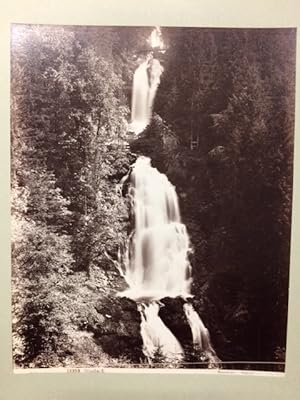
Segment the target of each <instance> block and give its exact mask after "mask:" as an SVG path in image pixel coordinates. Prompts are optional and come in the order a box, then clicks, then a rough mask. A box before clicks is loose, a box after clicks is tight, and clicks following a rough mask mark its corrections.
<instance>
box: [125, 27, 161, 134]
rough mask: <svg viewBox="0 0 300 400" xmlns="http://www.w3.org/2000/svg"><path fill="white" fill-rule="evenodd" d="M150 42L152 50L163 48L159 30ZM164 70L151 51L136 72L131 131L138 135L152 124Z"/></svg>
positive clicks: (154, 32)
mask: <svg viewBox="0 0 300 400" xmlns="http://www.w3.org/2000/svg"><path fill="white" fill-rule="evenodd" d="M148 41H149V43H150V45H151V47H152V48H162V47H163V42H162V40H161V32H160V29H159V28H155V29H154V30H153V31H152V33H151V36H150V38H149V40H148ZM163 70H164V69H163V67H162V66H161V64H160V62H159V61H158V60H157V59H156V58H153V54H152V52H151V51H150V52H149V54H147V56H146V59H144V60H143V61H142V62H141V64H140V65H139V66H138V67H137V69H136V70H135V72H134V76H133V90H132V107H131V123H130V124H129V130H130V131H132V132H134V133H136V134H137V135H138V134H139V133H141V132H143V130H144V129H145V128H146V126H147V125H148V124H149V122H150V119H151V115H152V107H153V102H154V98H155V94H156V91H157V88H158V86H159V84H160V76H161V74H162V73H163Z"/></svg>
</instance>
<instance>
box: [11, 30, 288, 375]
mask: <svg viewBox="0 0 300 400" xmlns="http://www.w3.org/2000/svg"><path fill="white" fill-rule="evenodd" d="M295 71H296V29H294V28H195V27H190V28H189V27H166V26H165V27H164V26H161V27H160V26H153V27H151V26H79V25H77V26H71V25H35V24H13V25H12V26H11V82H10V89H11V104H10V106H11V215H12V224H11V246H12V252H11V260H12V276H11V284H12V341H13V343H12V344H13V346H12V357H13V363H14V369H15V371H17V370H36V369H41V368H42V369H49V370H50V369H52V368H56V369H57V368H66V369H72V368H105V369H108V370H109V369H111V370H113V369H116V368H118V369H124V370H125V369H126V370H127V369H130V370H132V371H134V370H137V369H139V370H140V369H144V370H146V372H147V371H150V370H152V369H156V370H166V371H172V370H177V371H178V370H180V371H187V370H193V371H198V372H204V371H203V370H212V371H217V370H232V372H234V371H254V372H257V373H258V372H269V373H277V374H280V375H281V374H282V375H283V373H284V372H285V365H286V350H287V346H286V337H287V316H288V304H289V302H288V300H289V296H288V295H289V268H290V238H291V210H292V195H293V146H294V119H295Z"/></svg>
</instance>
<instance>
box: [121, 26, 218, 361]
mask: <svg viewBox="0 0 300 400" xmlns="http://www.w3.org/2000/svg"><path fill="white" fill-rule="evenodd" d="M149 42H150V43H151V44H152V46H153V47H159V48H161V47H163V42H162V40H161V32H160V30H159V29H158V28H156V29H155V30H154V31H153V32H152V34H151V37H150V39H149ZM147 70H149V72H150V75H149V76H148V72H147ZM162 71H163V68H162V66H161V65H160V63H159V61H158V60H156V59H154V58H153V56H152V55H151V54H150V55H148V56H147V58H146V60H144V61H143V62H142V63H141V64H140V65H139V67H138V68H137V70H136V71H135V74H134V81H133V101H132V122H131V124H130V129H131V130H132V131H134V132H135V133H136V134H138V133H140V132H141V131H143V129H144V128H145V127H146V126H147V124H148V123H149V121H150V117H151V112H152V105H153V101H154V97H155V94H156V90H157V88H158V85H159V83H160V75H161V73H162ZM125 183H126V184H128V186H129V189H128V197H129V199H130V202H131V213H132V217H133V220H134V230H133V232H132V233H131V235H130V236H129V238H128V245H127V251H126V254H125V257H124V258H123V264H124V270H121V273H122V276H123V277H124V278H125V280H126V282H127V284H128V286H129V288H128V289H127V290H125V291H124V292H122V293H120V294H119V295H120V296H126V297H129V298H131V299H133V300H135V301H136V302H137V304H138V310H139V311H140V315H141V336H142V339H143V352H144V354H145V356H146V357H147V358H148V360H149V361H150V362H151V360H153V359H155V355H157V351H158V350H159V352H160V353H161V355H163V357H164V358H165V359H166V360H168V361H172V362H173V361H181V360H182V358H183V356H184V351H183V349H182V347H181V345H180V343H179V342H178V340H177V339H176V337H175V336H174V335H173V333H172V332H171V331H170V330H169V329H168V328H167V326H166V325H165V324H164V323H163V321H162V320H161V319H160V317H159V309H160V305H161V303H160V302H159V300H160V299H162V298H164V297H171V298H175V297H178V296H180V297H182V298H183V299H185V300H187V299H188V298H189V297H192V295H191V283H192V273H191V272H192V271H191V270H192V268H191V265H190V263H189V259H188V253H189V249H190V240H189V236H188V233H187V230H186V226H185V225H184V224H183V223H182V222H181V217H180V210H179V204H178V197H177V194H176V190H175V187H174V186H173V185H172V184H171V182H170V181H169V180H168V178H167V177H166V175H164V174H162V173H160V172H159V171H158V170H157V169H156V168H154V167H152V165H151V160H150V158H148V157H144V156H141V157H139V158H138V159H137V160H136V162H135V163H134V164H133V165H132V166H131V169H130V171H129V172H128V174H127V175H126V176H125V177H124V178H123V179H122V181H121V184H122V185H124V184H125ZM118 190H119V191H120V189H118ZM121 191H122V190H121ZM184 313H185V316H186V319H187V322H188V324H189V325H190V329H191V332H192V337H193V343H194V345H195V347H197V349H198V350H199V351H200V352H201V353H205V355H206V358H207V359H209V360H210V363H211V365H212V363H214V364H217V363H218V358H217V356H216V355H215V352H214V350H213V348H212V345H211V343H210V338H209V333H208V330H207V329H206V327H205V326H204V324H203V322H202V320H201V318H200V316H199V315H198V314H197V312H196V311H195V309H194V308H193V306H192V304H190V303H185V304H184Z"/></svg>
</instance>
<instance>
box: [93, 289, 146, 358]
mask: <svg viewBox="0 0 300 400" xmlns="http://www.w3.org/2000/svg"><path fill="white" fill-rule="evenodd" d="M95 309H96V311H97V312H98V321H97V323H96V324H95V326H93V327H90V328H91V330H92V331H93V333H94V337H95V340H96V342H97V343H98V344H99V345H100V346H101V347H102V349H103V351H105V352H106V353H107V354H109V355H110V356H112V357H125V358H128V359H129V360H130V361H132V362H139V360H140V359H141V358H142V357H143V354H142V338H141V335H140V323H141V318H140V313H139V312H138V310H137V306H136V303H135V302H134V301H132V300H130V299H127V298H121V297H113V296H110V297H108V296H106V297H104V296H103V297H102V298H101V299H100V300H99V301H98V302H97V304H96V306H95Z"/></svg>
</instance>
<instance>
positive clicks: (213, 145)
mask: <svg viewBox="0 0 300 400" xmlns="http://www.w3.org/2000/svg"><path fill="white" fill-rule="evenodd" d="M164 37H165V38H166V40H168V44H169V48H168V55H167V57H166V61H165V63H166V72H165V75H164V77H163V80H162V84H161V86H160V90H159V92H158V98H157V102H156V111H157V112H158V113H159V114H160V115H161V117H162V118H163V119H164V120H165V121H166V122H167V124H169V126H171V128H172V130H173V132H174V133H175V134H176V136H177V138H178V140H179V142H180V145H179V146H178V157H177V160H178V161H177V164H178V166H177V168H175V169H174V163H173V166H172V167H171V168H170V166H169V167H168V166H166V167H165V170H166V171H167V174H168V175H169V176H171V177H172V178H173V180H174V182H175V183H176V185H177V187H178V190H179V191H182V193H183V198H182V207H183V212H184V218H185V219H186V222H187V224H188V229H189V231H190V233H191V234H192V243H193V244H194V248H195V255H194V260H193V264H194V265H193V266H194V271H196V277H197V278H196V282H195V287H194V292H195V295H196V296H197V297H198V298H199V301H200V302H202V303H204V305H203V316H205V321H206V322H207V323H208V325H209V327H210V331H211V334H212V336H213V338H214V342H215V344H216V346H217V349H218V351H219V352H218V354H219V356H220V357H221V358H222V359H223V360H231V359H232V358H234V359H237V360H258V361H274V360H275V359H277V360H279V359H281V360H284V349H285V339H286V318H287V304H288V269H289V246H290V245H289V243H290V221H291V198H292V196H291V193H292V157H293V147H292V143H293V140H292V138H293V124H294V84H295V32H294V31H293V30H288V29H287V30H253V29H252V30H221V29H216V30H211V29H210V30H201V31H200V30H194V29H180V30H177V29H166V30H165V31H164ZM170 94H172V95H170ZM195 138H196V139H197V138H198V145H197V146H196V147H194V148H193V150H191V147H190V144H191V141H192V140H193V141H195ZM172 153H173V151H172ZM172 158H174V154H172ZM194 273H195V272H194Z"/></svg>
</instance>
